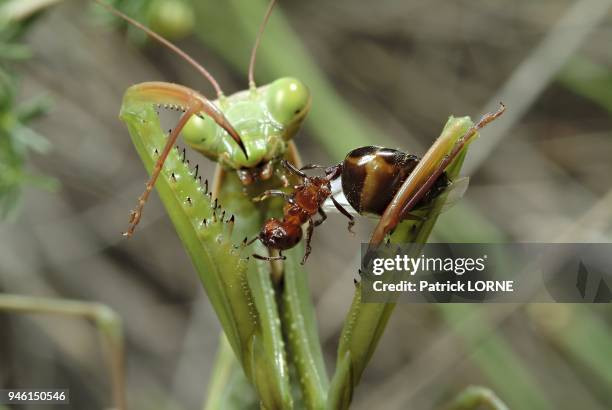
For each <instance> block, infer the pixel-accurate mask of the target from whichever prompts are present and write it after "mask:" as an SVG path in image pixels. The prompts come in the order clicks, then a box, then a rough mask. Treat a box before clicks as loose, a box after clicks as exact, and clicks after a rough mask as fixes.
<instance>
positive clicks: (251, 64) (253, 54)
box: [249, 0, 276, 88]
mask: <svg viewBox="0 0 612 410" xmlns="http://www.w3.org/2000/svg"><path fill="white" fill-rule="evenodd" d="M275 4H276V0H271V1H270V4H269V5H268V9H267V10H266V14H265V15H264V19H263V21H262V22H261V26H259V32H258V33H257V38H256V39H255V45H254V46H253V50H252V51H251V61H250V62H249V87H253V88H255V79H254V78H253V71H254V70H255V58H256V57H257V49H258V48H259V43H260V42H261V37H262V36H263V32H264V29H265V28H266V25H267V24H268V20H269V19H270V15H271V14H272V9H273V8H274V5H275Z"/></svg>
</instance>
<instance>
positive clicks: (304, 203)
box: [294, 177, 331, 215]
mask: <svg viewBox="0 0 612 410" xmlns="http://www.w3.org/2000/svg"><path fill="white" fill-rule="evenodd" d="M330 195H331V186H330V183H329V180H328V179H327V178H320V177H312V178H306V179H305V180H304V183H303V184H302V185H298V187H297V188H296V190H295V193H294V198H295V202H296V204H297V205H298V206H299V207H300V208H302V209H303V211H304V212H305V213H308V214H311V215H314V214H315V213H317V211H318V209H319V207H320V206H321V205H322V204H323V202H325V200H326V199H327V198H328V197H329V196H330Z"/></svg>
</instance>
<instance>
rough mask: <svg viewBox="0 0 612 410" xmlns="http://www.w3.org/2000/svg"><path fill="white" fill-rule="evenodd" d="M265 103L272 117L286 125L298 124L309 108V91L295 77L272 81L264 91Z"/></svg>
mask: <svg viewBox="0 0 612 410" xmlns="http://www.w3.org/2000/svg"><path fill="white" fill-rule="evenodd" d="M266 104H267V106H268V110H269V111H270V114H271V115H272V117H273V118H274V119H275V120H276V121H278V122H279V123H281V124H282V125H284V126H286V127H287V128H291V126H293V125H296V124H299V123H300V122H301V121H302V120H303V119H304V117H305V116H306V114H308V111H309V109H310V91H309V90H308V87H306V85H304V83H303V82H301V81H300V80H298V79H296V78H292V77H284V78H280V79H278V80H276V81H274V82H273V83H272V84H270V85H269V87H268V89H267V91H266Z"/></svg>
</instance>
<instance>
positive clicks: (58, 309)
mask: <svg viewBox="0 0 612 410" xmlns="http://www.w3.org/2000/svg"><path fill="white" fill-rule="evenodd" d="M0 310H6V311H10V312H15V313H35V314H41V313H42V314H52V315H61V316H75V317H80V318H83V319H87V320H90V321H92V322H93V323H94V325H95V326H96V328H97V330H98V332H99V333H100V335H101V336H102V339H103V340H104V344H105V346H106V348H107V349H108V354H109V356H110V358H109V360H110V366H109V367H110V375H111V380H112V394H113V403H114V404H115V407H116V408H117V409H118V410H125V408H126V399H125V374H124V354H125V353H124V341H123V325H122V321H121V317H120V316H119V315H118V314H117V313H116V312H115V311H114V310H113V309H111V308H110V307H109V306H107V305H104V304H101V303H95V302H80V301H73V300H63V299H51V298H42V297H34V296H22V295H7V294H0Z"/></svg>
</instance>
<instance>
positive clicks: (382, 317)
mask: <svg viewBox="0 0 612 410" xmlns="http://www.w3.org/2000/svg"><path fill="white" fill-rule="evenodd" d="M96 1H97V2H98V3H100V4H102V5H103V6H105V5H104V3H102V2H101V1H99V0H96ZM274 5H275V1H271V3H270V4H269V6H268V8H267V10H266V13H265V16H264V19H263V23H262V24H261V27H260V30H259V33H258V35H257V38H256V41H255V45H254V47H253V49H252V52H251V58H250V63H249V70H248V82H249V88H248V89H247V90H245V91H241V92H238V93H235V94H232V95H230V96H227V97H226V96H225V94H224V93H223V92H222V90H221V88H220V86H219V84H218V83H217V82H216V80H215V79H214V78H213V76H212V75H211V74H210V73H209V72H208V71H207V70H206V69H205V68H204V67H202V66H201V65H199V64H198V63H197V62H195V61H194V60H193V59H192V58H191V57H189V56H188V55H186V54H185V53H184V52H183V51H182V50H180V49H178V48H177V47H176V46H174V45H173V44H171V43H170V42H169V41H167V40H165V39H164V38H162V37H161V36H159V35H157V34H156V33H154V32H152V31H151V30H149V29H148V28H146V27H144V26H143V25H141V24H140V23H138V22H136V21H134V20H132V19H131V18H129V17H128V16H126V15H124V14H122V13H121V12H119V11H117V10H114V9H112V8H110V7H108V6H105V7H106V8H107V9H108V10H109V11H110V12H112V13H113V14H115V15H116V16H118V17H120V18H122V19H124V20H126V21H127V22H128V23H130V24H131V25H133V26H136V27H138V28H140V29H141V30H143V31H145V32H146V33H147V34H148V35H149V36H150V37H152V38H153V39H155V40H156V41H158V42H160V43H161V44H163V45H165V46H166V47H167V48H169V49H170V50H172V51H173V52H175V53H176V54H177V55H179V56H180V57H182V58H183V59H184V60H185V61H187V62H188V63H189V64H191V65H192V66H193V67H194V68H196V69H197V70H198V71H199V72H200V73H201V74H202V75H203V76H204V77H205V78H206V79H208V80H209V82H210V83H211V84H212V85H213V87H214V89H215V90H216V93H217V99H216V100H215V101H210V100H208V99H207V98H205V97H204V96H202V95H201V94H199V93H197V92H196V91H194V90H192V89H190V88H187V87H184V86H180V85H176V84H170V83H160V82H148V83H141V84H137V85H134V86H132V87H130V88H129V89H128V90H127V91H126V93H125V95H124V99H123V104H122V107H121V112H120V117H121V119H122V120H123V121H124V122H125V123H126V125H127V127H128V130H129V132H130V135H131V137H132V141H133V143H134V145H135V147H136V150H137V151H138V153H139V155H140V157H141V159H142V160H143V162H144V165H145V168H147V170H148V171H149V172H150V174H151V176H150V179H149V181H148V183H147V185H146V189H145V191H144V193H143V194H142V195H141V197H140V198H139V200H138V204H137V207H136V208H135V210H133V211H132V213H131V217H130V221H129V227H128V230H127V231H126V233H125V234H126V236H131V235H132V234H133V233H134V230H135V228H136V226H137V224H138V222H139V221H140V218H141V216H142V211H143V207H144V204H145V202H146V201H147V199H148V197H149V195H150V193H151V191H152V190H153V187H154V186H155V187H156V188H157V192H158V193H159V196H160V198H161V200H162V202H163V203H164V205H165V207H166V209H167V211H168V214H169V216H170V218H171V219H172V221H173V223H174V225H175V227H176V229H177V232H178V234H179V236H180V238H181V240H182V242H183V244H184V246H185V248H186V250H187V252H188V254H189V255H190V257H191V259H192V262H193V263H194V265H195V267H196V270H197V271H198V273H199V275H200V279H201V280H202V283H203V285H204V287H205V289H206V292H207V294H208V297H209V299H210V301H211V303H212V305H213V307H214V309H215V311H216V313H217V315H218V317H219V320H220V322H221V325H222V327H223V330H224V333H225V336H226V337H227V341H228V343H229V346H230V347H231V349H232V351H233V352H234V354H235V356H236V358H237V359H238V362H239V363H240V364H241V367H242V370H243V371H244V374H245V376H246V378H247V379H248V380H249V381H250V382H251V384H252V385H253V386H254V387H255V390H256V391H257V395H258V397H259V400H260V405H261V407H262V408H266V409H290V408H294V407H296V406H297V407H302V406H305V407H306V408H312V409H323V408H329V409H342V408H348V406H349V405H350V402H351V399H352V392H353V389H354V387H355V386H356V385H357V384H358V382H359V379H360V377H361V375H362V373H363V371H364V369H365V366H366V364H367V362H368V361H369V359H370V357H371V355H372V353H373V351H374V348H375V346H376V343H377V341H378V339H379V338H380V336H381V334H382V331H383V329H384V325H385V323H386V322H387V320H388V317H389V316H390V314H391V312H392V310H393V303H388V304H372V306H370V305H369V304H368V305H366V304H363V303H361V300H360V299H359V294H360V293H359V284H357V290H356V293H355V295H356V299H355V300H354V301H353V305H352V307H351V310H350V312H349V315H348V319H347V321H346V322H345V328H344V329H343V334H342V337H341V342H340V345H339V350H338V362H337V366H336V367H337V368H336V373H335V375H334V377H333V378H332V380H331V382H330V381H329V379H328V376H327V373H326V370H325V366H324V362H323V355H322V352H321V346H320V344H319V342H318V337H317V330H316V324H315V321H314V311H313V306H312V303H311V301H310V294H309V291H308V287H307V279H306V273H305V272H304V271H303V269H302V268H301V266H300V264H299V260H300V254H301V253H302V250H301V248H300V247H296V248H294V249H291V250H289V252H287V254H286V259H285V261H284V262H283V263H279V262H273V263H271V262H270V261H265V260H255V259H254V258H250V255H252V254H253V252H256V253H257V254H263V253H266V251H267V250H266V249H265V248H264V247H263V246H262V245H261V244H258V243H254V244H252V245H251V243H252V242H253V241H247V238H252V237H254V236H255V235H256V234H257V233H258V231H259V229H260V227H261V226H262V223H263V221H264V220H266V219H267V218H269V217H270V216H278V215H280V214H281V212H282V208H283V205H284V203H283V202H282V201H278V200H277V201H269V202H266V203H262V202H256V201H254V200H253V199H254V198H256V197H257V196H258V195H259V194H261V193H262V192H264V191H265V190H267V189H269V188H276V189H279V188H280V189H286V190H287V189H288V187H289V186H290V185H291V182H293V181H292V178H294V176H292V175H290V174H288V173H286V172H285V171H284V169H283V167H281V166H279V164H280V162H281V160H287V161H289V162H290V163H292V164H294V165H295V166H296V167H298V168H299V167H300V166H301V161H300V158H299V155H298V153H297V150H296V148H295V146H294V144H293V142H292V141H291V139H292V137H293V136H295V134H296V133H297V132H298V130H299V128H300V125H301V124H302V122H303V121H304V119H305V118H306V115H307V113H308V110H309V108H310V104H311V96H310V93H309V91H308V88H307V87H306V85H304V84H303V83H302V82H301V81H299V80H297V79H295V78H289V77H285V78H281V79H278V80H276V81H274V82H272V83H270V84H268V85H265V86H261V87H257V86H256V84H255V80H254V67H255V62H256V55H257V49H258V46H259V43H260V40H261V37H262V34H263V31H264V27H265V25H266V22H267V21H268V19H269V17H270V15H271V13H272V10H273V7H274ZM160 107H164V108H169V109H174V110H178V111H180V112H182V115H181V117H180V119H179V120H178V123H177V124H176V126H175V127H174V128H173V129H171V130H170V131H169V132H168V135H166V133H164V132H163V131H162V129H161V127H160V121H159V118H158V114H157V112H156V110H157V109H158V108H160ZM503 110H504V108H503V106H502V107H501V108H500V110H498V111H497V112H495V113H491V114H488V115H485V117H483V119H482V120H481V121H479V122H478V123H476V124H474V123H473V122H472V121H471V120H470V119H469V118H467V117H463V118H452V117H451V119H449V121H448V123H447V125H446V126H445V129H444V130H443V133H442V135H441V137H440V138H439V139H438V140H437V142H436V143H435V144H434V145H433V146H432V149H431V150H430V151H429V152H428V153H427V154H425V156H424V160H423V161H421V163H420V166H419V167H417V169H415V172H413V174H412V175H411V178H409V180H410V181H406V184H405V186H404V187H402V189H400V191H399V192H398V196H396V200H395V202H394V205H393V204H392V205H391V206H390V207H389V208H390V209H389V210H388V213H389V215H385V216H383V218H382V219H381V222H380V223H379V228H378V229H377V230H376V231H375V235H374V237H373V243H376V242H380V240H382V238H383V237H384V236H386V235H387V234H389V233H390V232H391V231H393V230H394V229H395V228H398V229H395V233H394V235H395V236H396V238H397V240H404V241H405V240H414V241H416V242H421V243H424V242H425V240H426V238H427V236H428V234H429V232H430V231H431V228H432V227H433V224H434V223H435V220H436V217H435V215H436V210H435V209H432V211H431V214H430V215H429V218H424V220H425V222H423V221H417V222H410V223H408V224H407V226H406V227H405V228H404V229H399V227H398V225H399V224H400V222H401V221H400V220H399V218H398V217H397V215H398V214H400V213H402V212H405V211H406V208H407V207H410V206H411V203H412V205H414V203H416V202H418V199H419V195H423V191H424V190H426V189H427V188H428V186H431V183H432V181H433V180H434V179H435V178H436V176H437V175H439V174H440V173H441V172H442V171H445V170H446V172H447V173H449V175H450V176H453V177H454V176H456V175H457V173H458V171H459V168H460V165H461V161H462V159H463V155H464V154H465V150H464V148H465V146H467V145H468V144H469V142H471V140H472V139H473V138H474V136H476V135H477V131H478V130H479V129H480V128H482V127H483V126H485V125H486V124H487V123H488V122H490V121H492V120H493V119H495V118H497V117H498V116H499V115H501V114H502V113H503ZM181 133H182V135H183V138H184V140H185V143H186V144H187V145H188V146H190V147H191V148H193V149H194V150H195V151H198V152H200V153H201V154H203V155H204V156H206V157H208V158H210V159H212V160H213V161H216V162H217V171H216V174H215V178H214V183H213V185H212V189H211V190H209V189H208V183H207V182H206V181H205V182H204V183H203V185H202V183H200V180H199V179H200V177H199V176H198V175H197V170H192V169H190V167H189V166H188V162H187V161H186V159H185V155H184V154H182V155H181V152H180V151H179V150H175V149H173V146H174V144H175V142H176V140H177V138H178V136H179V134H181ZM443 202H444V196H442V197H441V198H439V199H438V200H437V201H436V203H437V208H438V210H439V208H440V207H441V206H442V205H443ZM230 214H231V215H230ZM242 238H244V239H242ZM391 239H393V236H392V237H391ZM295 385H297V386H299V390H300V391H301V395H300V396H299V397H295V394H293V393H292V390H294V386H295ZM298 399H299V401H300V402H297V400H298Z"/></svg>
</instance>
